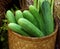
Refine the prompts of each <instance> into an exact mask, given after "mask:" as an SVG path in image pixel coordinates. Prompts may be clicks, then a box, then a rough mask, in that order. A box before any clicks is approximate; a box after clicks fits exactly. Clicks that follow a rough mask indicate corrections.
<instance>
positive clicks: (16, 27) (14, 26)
mask: <svg viewBox="0 0 60 49" xmlns="http://www.w3.org/2000/svg"><path fill="white" fill-rule="evenodd" d="M8 28H9V29H11V30H12V31H14V32H16V33H18V34H21V35H23V36H29V35H28V34H27V33H26V32H24V31H23V30H22V28H21V26H20V25H18V24H16V23H9V24H8Z"/></svg>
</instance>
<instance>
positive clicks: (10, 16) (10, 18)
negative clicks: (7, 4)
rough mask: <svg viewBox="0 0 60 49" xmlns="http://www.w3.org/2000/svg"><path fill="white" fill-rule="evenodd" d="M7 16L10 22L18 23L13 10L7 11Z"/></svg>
mask: <svg viewBox="0 0 60 49" xmlns="http://www.w3.org/2000/svg"><path fill="white" fill-rule="evenodd" d="M6 18H7V20H8V23H16V20H15V17H14V14H13V13H12V11H10V10H8V11H7V12H6Z"/></svg>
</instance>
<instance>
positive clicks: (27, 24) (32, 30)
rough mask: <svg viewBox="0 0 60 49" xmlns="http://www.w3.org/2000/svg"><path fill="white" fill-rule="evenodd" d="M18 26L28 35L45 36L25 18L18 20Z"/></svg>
mask: <svg viewBox="0 0 60 49" xmlns="http://www.w3.org/2000/svg"><path fill="white" fill-rule="evenodd" d="M18 24H19V25H20V26H21V27H22V28H23V29H24V30H25V31H26V32H28V34H31V35H33V36H35V37H42V36H44V34H43V32H41V31H40V30H39V29H38V28H37V27H36V26H35V25H33V24H32V23H31V22H30V21H28V20H27V19H25V18H20V19H19V20H18Z"/></svg>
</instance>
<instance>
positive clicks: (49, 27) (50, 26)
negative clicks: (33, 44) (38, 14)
mask: <svg viewBox="0 0 60 49" xmlns="http://www.w3.org/2000/svg"><path fill="white" fill-rule="evenodd" d="M41 10H42V14H43V18H44V22H45V28H46V29H45V30H46V34H47V35H49V34H51V33H52V32H53V31H54V19H53V16H52V13H51V7H50V4H49V2H48V1H44V2H43V3H42V8H41Z"/></svg>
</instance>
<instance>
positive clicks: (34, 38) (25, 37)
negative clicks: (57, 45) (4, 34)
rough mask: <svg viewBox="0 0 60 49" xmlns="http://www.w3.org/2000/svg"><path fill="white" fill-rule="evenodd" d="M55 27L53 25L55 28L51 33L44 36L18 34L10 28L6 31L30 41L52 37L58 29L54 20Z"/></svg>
mask: <svg viewBox="0 0 60 49" xmlns="http://www.w3.org/2000/svg"><path fill="white" fill-rule="evenodd" d="M55 26H56V27H55V30H54V32H53V33H52V34H50V35H47V36H44V37H27V36H22V35H20V34H18V33H15V32H13V31H12V30H10V29H9V30H8V33H12V34H14V35H15V36H17V37H18V38H20V39H23V40H31V41H35V40H36V41H37V40H45V39H49V38H51V37H53V36H54V35H56V34H57V31H58V23H57V22H56V25H55Z"/></svg>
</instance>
